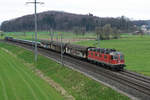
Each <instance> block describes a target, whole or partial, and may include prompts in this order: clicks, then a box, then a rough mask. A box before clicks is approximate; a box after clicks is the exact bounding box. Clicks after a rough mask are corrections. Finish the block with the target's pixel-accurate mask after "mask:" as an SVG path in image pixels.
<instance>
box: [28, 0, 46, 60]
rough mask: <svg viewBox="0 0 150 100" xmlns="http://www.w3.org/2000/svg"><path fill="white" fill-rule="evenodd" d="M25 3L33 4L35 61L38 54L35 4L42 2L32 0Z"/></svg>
mask: <svg viewBox="0 0 150 100" xmlns="http://www.w3.org/2000/svg"><path fill="white" fill-rule="evenodd" d="M26 4H34V10H35V12H34V17H35V43H34V44H35V61H37V56H38V50H37V4H44V3H43V2H37V0H35V1H34V2H26Z"/></svg>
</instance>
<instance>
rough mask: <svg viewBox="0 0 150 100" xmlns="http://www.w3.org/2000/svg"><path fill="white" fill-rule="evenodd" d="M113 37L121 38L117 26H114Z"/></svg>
mask: <svg viewBox="0 0 150 100" xmlns="http://www.w3.org/2000/svg"><path fill="white" fill-rule="evenodd" d="M112 38H113V39H118V38H120V32H119V30H118V29H117V28H116V27H115V28H113V32H112Z"/></svg>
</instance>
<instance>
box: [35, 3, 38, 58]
mask: <svg viewBox="0 0 150 100" xmlns="http://www.w3.org/2000/svg"><path fill="white" fill-rule="evenodd" d="M34 16H35V61H37V55H38V54H37V53H38V52H37V14H36V0H35V14H34Z"/></svg>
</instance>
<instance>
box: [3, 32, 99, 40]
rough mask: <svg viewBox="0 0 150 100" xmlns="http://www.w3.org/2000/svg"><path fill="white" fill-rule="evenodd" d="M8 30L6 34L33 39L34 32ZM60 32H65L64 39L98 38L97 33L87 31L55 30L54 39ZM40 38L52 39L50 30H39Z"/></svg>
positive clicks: (58, 36)
mask: <svg viewBox="0 0 150 100" xmlns="http://www.w3.org/2000/svg"><path fill="white" fill-rule="evenodd" d="M25 34H26V35H24V33H23V32H6V33H5V36H13V37H14V38H21V39H28V40H32V34H33V35H34V32H25ZM60 34H63V39H73V38H96V35H95V34H93V33H86V35H84V36H83V35H75V34H74V33H73V32H63V31H55V32H54V37H53V38H54V39H57V38H58V39H60ZM37 36H38V39H47V40H50V39H51V37H50V32H46V31H40V32H38V35H37Z"/></svg>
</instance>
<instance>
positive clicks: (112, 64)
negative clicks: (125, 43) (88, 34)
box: [87, 48, 125, 70]
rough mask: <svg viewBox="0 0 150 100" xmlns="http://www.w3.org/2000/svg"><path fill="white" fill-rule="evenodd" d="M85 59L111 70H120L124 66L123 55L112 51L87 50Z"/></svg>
mask: <svg viewBox="0 0 150 100" xmlns="http://www.w3.org/2000/svg"><path fill="white" fill-rule="evenodd" d="M87 59H88V60H91V61H95V62H97V63H100V64H103V65H105V66H108V67H109V68H111V69H117V70H122V69H123V67H124V66H125V64H124V63H125V62H124V56H123V54H122V53H120V52H117V51H116V50H113V49H103V48H89V49H88V54H87Z"/></svg>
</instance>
